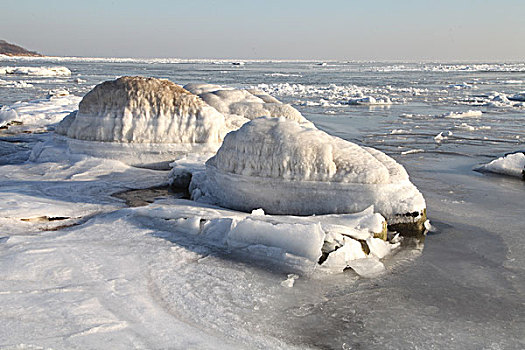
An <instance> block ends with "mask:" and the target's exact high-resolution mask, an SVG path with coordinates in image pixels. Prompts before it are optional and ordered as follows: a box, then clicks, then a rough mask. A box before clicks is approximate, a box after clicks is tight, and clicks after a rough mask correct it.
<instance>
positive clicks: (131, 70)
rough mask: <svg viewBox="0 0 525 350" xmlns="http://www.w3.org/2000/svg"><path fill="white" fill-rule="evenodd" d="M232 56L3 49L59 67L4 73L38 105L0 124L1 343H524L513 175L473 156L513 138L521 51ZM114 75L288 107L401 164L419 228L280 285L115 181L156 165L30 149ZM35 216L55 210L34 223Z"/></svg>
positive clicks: (1, 83)
mask: <svg viewBox="0 0 525 350" xmlns="http://www.w3.org/2000/svg"><path fill="white" fill-rule="evenodd" d="M239 63H240V62H239V61H229V60H177V59H148V60H139V59H95V58H93V59H91V58H90V59H88V58H82V59H80V58H24V59H22V58H19V59H14V58H5V57H4V58H0V73H1V72H2V68H5V67H36V68H39V67H50V66H60V67H67V68H68V69H69V70H70V71H71V75H70V76H67V75H66V76H62V75H56V74H55V75H53V74H52V73H47V75H46V74H43V75H39V74H36V73H34V72H35V71H38V69H36V70H28V69H20V70H18V73H17V74H0V107H1V106H3V107H2V111H3V112H5V113H7V112H6V111H8V110H15V111H17V113H18V114H19V115H24V114H27V115H28V116H30V117H31V118H33V119H34V120H35V123H34V126H28V127H27V128H26V127H25V126H24V125H22V126H17V127H18V129H17V127H14V128H9V129H7V130H0V198H1V202H2V203H1V204H0V270H1V271H2V273H1V277H0V348H1V349H99V348H112V349H129V348H136V349H172V348H173V349H189V348H194V349H202V348H210V349H215V348H232V349H253V348H261V349H263V348H283V349H287V348H298V349H305V348H313V349H316V348H319V349H523V348H525V243H524V242H522V241H521V239H523V238H524V237H523V236H524V235H525V223H524V222H523V220H524V218H525V209H524V207H523V201H524V198H525V182H524V181H521V180H520V179H519V178H513V177H506V176H501V175H490V174H483V173H479V172H476V171H474V170H473V169H474V168H476V167H477V166H479V165H480V164H483V163H487V162H489V161H491V160H493V159H496V158H498V157H501V156H503V155H505V154H507V153H511V152H516V151H525V102H524V101H523V100H524V98H523V97H525V94H524V93H523V92H524V91H525V63H469V62H461V63H447V62H441V63H432V62H425V63H400V62H395V63H389V62H381V63H378V62H332V61H327V62H314V61H311V62H309V61H263V60H260V61H244V62H242V64H239ZM28 72H29V73H28ZM31 72H33V73H31ZM122 75H144V76H151V77H157V78H167V79H170V80H171V81H173V82H176V83H178V84H181V85H184V84H187V83H212V84H221V85H225V86H231V87H238V88H246V87H256V88H258V89H261V90H264V91H266V92H268V93H269V94H271V95H273V96H275V97H276V98H278V99H280V100H281V101H283V102H286V103H290V104H292V105H293V106H294V107H295V108H297V109H298V110H299V111H300V112H301V113H302V114H303V115H304V116H305V117H306V118H307V119H309V120H310V121H312V122H313V123H315V125H316V126H317V127H318V128H320V129H322V130H325V131H327V132H328V133H330V134H333V135H336V136H339V137H341V138H344V139H346V140H349V141H352V142H356V143H358V144H361V145H366V146H371V147H375V148H377V149H379V150H381V151H384V152H385V153H387V154H389V155H390V156H392V157H394V158H395V159H396V160H397V161H398V162H399V163H401V164H402V165H403V166H404V167H405V168H406V169H407V170H408V172H409V174H410V178H411V180H412V182H413V183H414V184H415V185H416V186H417V187H418V188H419V189H420V191H421V192H422V193H423V195H424V196H425V199H426V201H427V208H428V216H429V219H430V221H431V223H432V230H431V232H429V234H428V236H427V237H426V239H425V241H424V244H423V243H422V242H420V243H418V244H416V246H415V247H411V249H408V248H405V249H404V250H402V251H401V252H400V253H398V254H397V255H396V256H395V257H393V258H392V259H390V260H388V261H385V264H386V266H387V271H386V272H385V273H384V274H382V275H380V276H378V277H374V278H362V277H358V276H356V275H355V274H354V273H353V272H352V271H347V272H345V273H342V274H335V275H325V276H315V277H310V276H308V275H300V276H299V277H298V278H296V279H295V280H294V283H292V284H293V287H291V288H290V287H288V286H287V284H286V283H285V284H284V285H283V284H282V282H283V281H286V280H289V276H288V275H289V273H291V272H292V271H288V270H287V269H286V268H283V267H279V266H273V265H271V264H266V263H263V262H260V261H252V260H251V259H250V257H249V256H243V255H241V256H238V255H232V254H228V252H225V251H223V250H221V249H217V248H216V247H213V246H208V245H207V244H206V242H202V241H199V240H198V239H192V238H188V237H186V236H179V235H177V233H176V232H169V230H168V229H166V227H165V225H164V224H163V223H162V220H153V219H152V218H151V217H148V216H147V215H146V214H140V212H139V214H137V211H136V210H135V209H132V208H131V209H130V208H126V205H125V204H124V203H123V201H122V200H120V199H118V198H115V197H111V196H109V194H111V193H113V192H119V191H122V190H126V189H133V188H144V187H153V186H158V185H162V184H164V183H165V182H166V176H167V172H165V171H158V170H151V169H139V168H132V167H129V166H124V165H123V164H122V163H119V162H116V161H106V162H104V161H100V160H98V159H95V158H91V159H90V158H83V159H81V160H77V159H75V160H74V162H72V163H64V162H61V163H56V162H55V163H54V162H51V161H50V162H45V163H34V162H32V161H31V159H30V153H31V150H32V149H33V148H34V147H38V146H39V144H41V142H42V141H45V140H46V138H48V137H49V135H50V132H51V131H50V130H51V129H52V128H53V126H54V123H56V122H57V121H59V120H60V119H61V118H62V117H63V116H65V115H66V114H67V113H69V112H70V111H73V110H75V109H76V108H77V104H78V102H79V100H80V97H81V96H83V95H84V94H85V93H86V92H88V91H89V90H90V89H91V88H92V87H93V86H94V85H95V84H98V83H100V82H102V81H105V80H109V79H114V78H116V77H119V76H122ZM52 90H54V91H59V90H67V91H68V92H69V94H70V95H69V96H64V97H60V96H58V95H60V94H56V96H58V97H56V96H55V97H52V98H49V96H50V93H49V92H50V91H52ZM520 93H521V94H520ZM51 95H53V94H51ZM75 96H76V97H75ZM0 113H2V112H1V111H0ZM44 119H45V120H47V121H48V122H47V124H46V125H40V124H39V123H40V121H41V120H44ZM13 130H14V131H13ZM161 197H162V198H160V201H158V202H157V203H155V205H158V206H160V207H162V206H165V207H169V205H170V204H169V203H170V198H169V197H170V195H169V194H168V195H164V196H161ZM163 201H164V202H163ZM163 203H164V204H163ZM146 211H147V210H146ZM41 216H47V217H48V218H51V219H52V220H51V221H41V222H40V221H38V220H33V221H31V220H29V221H28V220H27V219H28V218H35V217H41ZM63 218H66V219H63ZM22 219H24V220H22ZM423 245H424V248H423ZM293 278H295V277H293ZM292 282H293V281H292Z"/></svg>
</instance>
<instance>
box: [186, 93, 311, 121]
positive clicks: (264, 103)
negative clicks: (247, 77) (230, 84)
mask: <svg viewBox="0 0 525 350" xmlns="http://www.w3.org/2000/svg"><path fill="white" fill-rule="evenodd" d="M184 88H185V89H187V90H188V91H190V92H192V93H194V94H198V95H199V96H200V97H201V98H202V99H203V100H204V101H205V102H206V103H208V104H209V105H210V106H212V107H214V108H215V109H217V110H218V111H219V112H221V113H223V114H224V115H225V116H226V118H227V119H231V122H232V123H236V124H237V125H238V127H240V126H241V125H242V124H244V123H245V122H247V121H248V120H252V119H255V118H258V117H284V118H287V119H291V120H295V121H297V122H300V123H309V122H308V121H307V120H306V119H305V118H304V117H303V116H302V115H301V113H300V112H299V111H298V110H296V109H295V108H293V107H292V106H290V105H289V104H283V103H281V102H280V101H279V100H277V99H276V98H274V97H272V96H270V95H268V94H267V93H266V92H263V91H261V90H257V89H232V88H224V87H221V86H219V85H212V84H187V85H185V86H184Z"/></svg>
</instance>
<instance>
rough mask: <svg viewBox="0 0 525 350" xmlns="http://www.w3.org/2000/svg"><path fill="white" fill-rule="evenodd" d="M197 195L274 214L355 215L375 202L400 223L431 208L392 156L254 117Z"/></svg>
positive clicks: (197, 180) (220, 155) (196, 185)
mask: <svg viewBox="0 0 525 350" xmlns="http://www.w3.org/2000/svg"><path fill="white" fill-rule="evenodd" d="M190 190H191V191H193V193H192V195H193V196H194V197H195V198H196V197H200V196H201V195H204V196H203V197H201V199H200V200H204V201H211V202H216V203H219V204H220V205H221V206H224V207H228V208H234V209H238V210H243V211H251V210H253V209H257V208H263V209H264V210H265V212H268V213H273V214H288V215H289V214H291V215H311V214H327V213H349V212H350V213H351V212H359V211H362V210H364V209H365V208H367V207H369V206H370V205H374V206H375V208H376V210H378V212H380V213H381V214H383V215H384V216H385V217H387V218H388V219H390V218H392V219H393V218H394V216H395V215H396V214H405V213H412V212H421V211H422V210H423V209H424V208H425V200H424V199H423V196H422V195H421V193H420V192H419V191H418V190H417V188H416V187H415V186H414V185H413V184H412V183H410V181H409V178H408V174H407V172H406V171H405V169H404V168H403V167H402V166H401V165H399V164H398V163H397V162H395V161H394V160H393V159H392V158H390V157H388V156H387V155H385V154H384V153H382V152H380V151H377V150H375V149H372V148H368V147H360V146H358V145H356V144H354V143H351V142H348V141H345V140H342V139H340V138H337V137H334V136H331V135H328V134H327V133H325V132H323V131H320V130H318V129H315V128H311V127H307V126H303V125H300V124H298V123H296V122H293V121H290V120H287V119H284V118H258V119H254V120H252V121H251V122H249V123H247V124H245V125H244V126H243V127H242V128H241V129H239V130H237V131H233V132H231V133H229V134H228V135H227V136H226V138H225V140H224V142H223V144H222V146H221V148H220V149H219V151H218V152H217V155H216V156H214V157H213V158H211V159H210V160H208V162H207V163H206V176H203V175H201V176H194V178H193V179H192V185H191V187H190Z"/></svg>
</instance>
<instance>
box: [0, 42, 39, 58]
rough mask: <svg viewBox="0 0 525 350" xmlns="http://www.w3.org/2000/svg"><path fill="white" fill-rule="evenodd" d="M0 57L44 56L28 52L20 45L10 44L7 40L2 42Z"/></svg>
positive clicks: (0, 43) (0, 44)
mask: <svg viewBox="0 0 525 350" xmlns="http://www.w3.org/2000/svg"><path fill="white" fill-rule="evenodd" d="M0 55H6V56H43V55H41V54H39V53H38V52H34V51H28V50H26V49H24V48H23V47H20V46H18V45H14V44H10V43H8V42H7V41H5V40H0Z"/></svg>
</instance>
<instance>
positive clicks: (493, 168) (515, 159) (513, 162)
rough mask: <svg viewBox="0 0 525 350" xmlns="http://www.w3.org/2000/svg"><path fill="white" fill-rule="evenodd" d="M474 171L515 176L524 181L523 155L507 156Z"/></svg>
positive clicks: (524, 158) (524, 160)
mask: <svg viewBox="0 0 525 350" xmlns="http://www.w3.org/2000/svg"><path fill="white" fill-rule="evenodd" d="M475 170H477V171H480V172H491V173H496V174H503V175H509V176H516V177H519V178H522V179H523V180H525V154H524V153H523V152H517V153H511V154H507V155H506V156H504V157H500V158H498V159H495V160H493V161H492V162H490V163H487V164H483V165H482V166H480V167H478V168H476V169H475Z"/></svg>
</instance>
